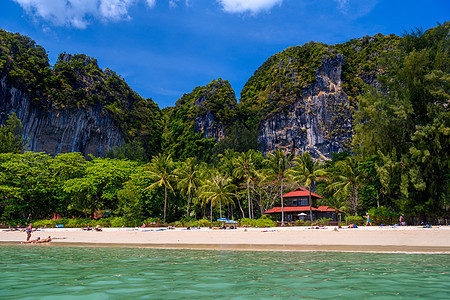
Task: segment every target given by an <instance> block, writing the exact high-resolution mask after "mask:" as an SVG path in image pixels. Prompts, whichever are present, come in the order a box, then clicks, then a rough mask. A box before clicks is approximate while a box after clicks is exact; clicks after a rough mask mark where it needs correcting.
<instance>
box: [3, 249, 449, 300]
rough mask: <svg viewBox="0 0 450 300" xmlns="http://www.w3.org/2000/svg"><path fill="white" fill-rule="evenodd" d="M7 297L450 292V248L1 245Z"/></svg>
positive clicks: (418, 295) (444, 295)
mask: <svg viewBox="0 0 450 300" xmlns="http://www.w3.org/2000/svg"><path fill="white" fill-rule="evenodd" d="M0 276H1V279H0V299H269V298H294V299H297V298H305V299H450V255H449V254H400V253H391V254H387V253H348V252H347V253H344V252H270V251H258V252H248V251H209V250H172V249H171V250H164V249H150V248H120V247H116V248H107V247H101V248H96V247H60V246H46V245H0Z"/></svg>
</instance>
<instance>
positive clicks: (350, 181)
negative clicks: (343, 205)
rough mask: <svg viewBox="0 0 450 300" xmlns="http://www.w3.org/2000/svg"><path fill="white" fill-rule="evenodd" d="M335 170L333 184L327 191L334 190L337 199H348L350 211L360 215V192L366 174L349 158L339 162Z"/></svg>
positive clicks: (356, 162)
mask: <svg viewBox="0 0 450 300" xmlns="http://www.w3.org/2000/svg"><path fill="white" fill-rule="evenodd" d="M335 169H336V174H334V176H333V183H331V184H330V185H329V186H328V188H327V189H329V190H334V191H335V193H334V196H335V197H347V201H348V204H349V206H350V209H351V210H353V212H354V213H355V215H358V211H357V210H358V205H359V199H358V190H359V189H360V188H361V186H362V183H363V180H364V174H363V172H362V170H361V168H359V165H358V161H357V160H356V159H354V158H353V157H350V156H348V157H346V158H345V160H341V161H338V162H337V163H336V168H335Z"/></svg>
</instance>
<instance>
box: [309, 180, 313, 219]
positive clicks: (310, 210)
mask: <svg viewBox="0 0 450 300" xmlns="http://www.w3.org/2000/svg"><path fill="white" fill-rule="evenodd" d="M308 202H309V219H310V220H311V222H312V221H313V217H312V204H311V186H309V200H308Z"/></svg>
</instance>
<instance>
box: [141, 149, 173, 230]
mask: <svg viewBox="0 0 450 300" xmlns="http://www.w3.org/2000/svg"><path fill="white" fill-rule="evenodd" d="M174 170H175V165H174V162H173V160H172V158H171V157H170V154H169V155H168V154H162V153H160V154H158V155H156V156H154V157H153V158H152V160H151V162H150V164H149V165H148V171H147V173H148V174H149V175H150V178H151V179H152V180H153V181H154V183H153V184H151V185H149V186H148V187H147V188H146V189H153V188H155V187H157V186H164V219H163V220H164V222H166V217H167V194H168V193H167V192H168V190H169V189H170V190H172V191H173V188H172V183H173V182H174V181H175V179H176V176H175V174H174Z"/></svg>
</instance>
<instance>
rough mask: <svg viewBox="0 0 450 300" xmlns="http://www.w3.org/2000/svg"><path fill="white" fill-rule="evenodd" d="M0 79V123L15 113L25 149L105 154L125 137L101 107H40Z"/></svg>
mask: <svg viewBox="0 0 450 300" xmlns="http://www.w3.org/2000/svg"><path fill="white" fill-rule="evenodd" d="M5 79H6V78H5V77H3V78H2V79H1V81H0V83H1V87H0V124H4V123H5V121H6V119H7V117H8V115H9V114H10V113H11V112H15V113H16V115H17V117H18V118H19V119H20V120H21V122H22V125H23V136H24V139H25V140H26V141H28V145H27V147H26V150H29V151H35V152H46V153H49V154H53V155H55V154H58V153H65V152H81V153H82V154H84V155H88V154H93V155H94V156H105V155H106V153H107V152H108V151H109V150H111V149H113V148H114V147H116V146H119V145H121V144H122V143H123V141H124V137H123V135H122V133H121V132H120V130H119V128H118V126H117V125H115V124H114V122H113V120H112V118H111V117H110V115H109V113H108V112H107V111H106V110H105V109H104V108H103V107H101V106H97V107H95V106H89V107H86V108H80V109H58V110H56V109H42V108H39V107H37V106H36V105H33V104H32V103H31V101H30V99H29V97H28V96H27V95H26V94H25V93H23V92H21V91H19V90H18V89H16V88H15V87H13V86H9V85H8V84H7V83H6V80H5Z"/></svg>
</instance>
